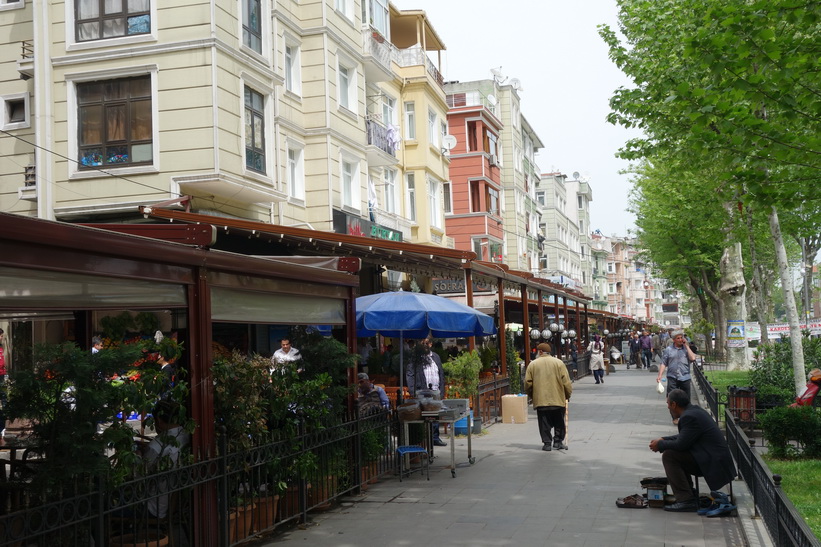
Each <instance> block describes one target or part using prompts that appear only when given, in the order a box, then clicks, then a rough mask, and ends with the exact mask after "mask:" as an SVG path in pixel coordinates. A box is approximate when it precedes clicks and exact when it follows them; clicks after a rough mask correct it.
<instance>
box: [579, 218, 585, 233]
mask: <svg viewBox="0 0 821 547" xmlns="http://www.w3.org/2000/svg"><path fill="white" fill-rule="evenodd" d="M579 234H584V221H583V220H580V221H579Z"/></svg>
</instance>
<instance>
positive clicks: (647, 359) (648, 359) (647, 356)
mask: <svg viewBox="0 0 821 547" xmlns="http://www.w3.org/2000/svg"><path fill="white" fill-rule="evenodd" d="M641 357H642V360H643V361H644V368H650V365H651V364H652V363H653V350H652V349H643V350H641Z"/></svg>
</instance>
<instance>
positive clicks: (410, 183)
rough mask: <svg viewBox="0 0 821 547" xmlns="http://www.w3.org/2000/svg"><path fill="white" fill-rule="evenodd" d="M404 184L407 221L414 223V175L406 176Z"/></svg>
mask: <svg viewBox="0 0 821 547" xmlns="http://www.w3.org/2000/svg"><path fill="white" fill-rule="evenodd" d="M405 184H406V185H407V187H408V219H409V220H410V221H411V222H416V175H414V174H413V173H408V174H406V175H405Z"/></svg>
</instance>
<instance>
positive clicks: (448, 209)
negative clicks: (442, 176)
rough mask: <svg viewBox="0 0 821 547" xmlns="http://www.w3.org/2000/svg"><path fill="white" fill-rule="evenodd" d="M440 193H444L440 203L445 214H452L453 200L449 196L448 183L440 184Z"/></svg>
mask: <svg viewBox="0 0 821 547" xmlns="http://www.w3.org/2000/svg"><path fill="white" fill-rule="evenodd" d="M442 192H443V193H444V196H445V197H444V200H443V201H442V205H443V208H444V210H445V214H446V215H449V214H450V213H452V212H453V198H452V197H451V195H450V182H443V183H442Z"/></svg>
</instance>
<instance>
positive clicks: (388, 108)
mask: <svg viewBox="0 0 821 547" xmlns="http://www.w3.org/2000/svg"><path fill="white" fill-rule="evenodd" d="M382 123H383V124H385V126H386V127H387V126H388V125H397V123H396V99H394V98H393V97H388V96H387V95H383V96H382Z"/></svg>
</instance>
